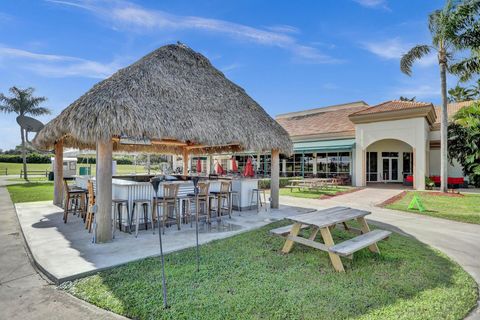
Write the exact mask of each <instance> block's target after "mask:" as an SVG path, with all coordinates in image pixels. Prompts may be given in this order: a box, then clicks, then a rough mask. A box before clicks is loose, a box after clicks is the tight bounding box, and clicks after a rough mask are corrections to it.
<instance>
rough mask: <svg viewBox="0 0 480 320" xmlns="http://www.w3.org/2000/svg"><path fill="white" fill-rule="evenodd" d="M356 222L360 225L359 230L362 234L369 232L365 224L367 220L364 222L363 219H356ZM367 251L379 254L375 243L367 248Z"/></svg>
mask: <svg viewBox="0 0 480 320" xmlns="http://www.w3.org/2000/svg"><path fill="white" fill-rule="evenodd" d="M357 222H358V223H359V224H360V228H361V229H362V233H363V234H365V233H369V232H370V227H369V226H368V223H367V220H365V217H360V218H357ZM368 249H369V250H370V251H371V252H374V253H380V250H379V249H378V246H377V244H376V243H374V244H372V245H370V246H368Z"/></svg>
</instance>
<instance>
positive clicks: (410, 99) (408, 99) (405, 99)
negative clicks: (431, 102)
mask: <svg viewBox="0 0 480 320" xmlns="http://www.w3.org/2000/svg"><path fill="white" fill-rule="evenodd" d="M416 99H417V97H413V98H408V97H404V96H400V101H410V102H414V101H415V100H416Z"/></svg>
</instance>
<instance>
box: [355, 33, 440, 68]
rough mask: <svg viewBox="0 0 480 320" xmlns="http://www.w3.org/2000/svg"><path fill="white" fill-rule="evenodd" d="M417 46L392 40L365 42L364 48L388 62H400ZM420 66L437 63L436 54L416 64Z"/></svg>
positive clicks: (396, 39)
mask: <svg viewBox="0 0 480 320" xmlns="http://www.w3.org/2000/svg"><path fill="white" fill-rule="evenodd" d="M413 46H415V44H413V43H407V42H404V41H402V40H401V39H400V38H392V39H388V40H384V41H371V42H364V43H363V47H364V48H365V49H366V50H368V51H370V52H371V53H373V54H375V55H377V56H378V57H380V58H382V59H386V60H400V59H401V58H402V56H403V55H404V54H405V53H407V52H408V51H409V50H410V49H411V48H412V47H413ZM416 63H417V64H418V65H419V66H422V67H429V66H432V65H434V64H436V63H437V57H436V55H435V53H434V52H432V53H431V54H429V55H427V56H425V57H423V58H422V59H420V60H418V61H417V62H416Z"/></svg>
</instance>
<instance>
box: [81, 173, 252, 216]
mask: <svg viewBox="0 0 480 320" xmlns="http://www.w3.org/2000/svg"><path fill="white" fill-rule="evenodd" d="M153 176H154V175H123V176H114V177H113V179H112V197H113V199H128V205H129V207H130V208H132V207H133V201H134V200H137V199H153V197H154V196H155V191H154V190H153V187H152V185H151V184H150V178H152V177H153ZM176 177H180V179H179V180H174V181H165V182H162V183H161V185H162V184H165V183H178V184H180V187H179V191H178V196H179V197H181V196H185V195H187V194H191V193H193V191H194V190H193V182H192V180H191V178H192V177H191V176H187V177H185V176H176ZM88 180H93V181H95V177H94V176H93V177H92V176H76V177H75V182H76V185H77V186H78V187H80V188H84V189H86V188H87V182H88ZM222 180H231V181H232V191H233V192H236V193H237V195H238V202H237V200H236V199H235V198H234V199H233V203H232V206H233V209H234V210H240V211H241V210H248V209H252V208H253V206H252V203H251V200H252V193H253V189H257V188H258V179H255V178H238V177H220V178H219V179H215V180H209V179H208V178H207V177H201V181H208V182H210V191H220V182H221V181H222ZM94 190H95V192H96V186H95V184H94ZM158 195H159V196H160V197H161V196H162V195H163V188H162V187H160V188H159V191H158Z"/></svg>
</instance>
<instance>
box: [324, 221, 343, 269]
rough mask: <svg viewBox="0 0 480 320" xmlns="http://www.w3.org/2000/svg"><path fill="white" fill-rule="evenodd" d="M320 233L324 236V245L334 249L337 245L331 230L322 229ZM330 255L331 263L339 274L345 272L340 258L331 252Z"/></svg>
mask: <svg viewBox="0 0 480 320" xmlns="http://www.w3.org/2000/svg"><path fill="white" fill-rule="evenodd" d="M320 233H321V234H322V238H323V243H325V245H326V246H327V247H332V246H334V245H335V243H334V242H333V238H332V234H331V233H330V229H329V228H322V229H320ZM328 255H329V256H330V261H331V262H332V265H333V268H334V269H335V270H336V271H338V272H345V269H344V268H343V263H342V260H341V259H340V257H339V256H338V255H336V254H335V253H333V252H330V251H329V252H328Z"/></svg>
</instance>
